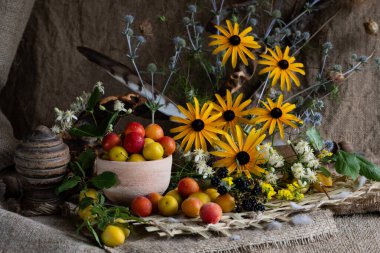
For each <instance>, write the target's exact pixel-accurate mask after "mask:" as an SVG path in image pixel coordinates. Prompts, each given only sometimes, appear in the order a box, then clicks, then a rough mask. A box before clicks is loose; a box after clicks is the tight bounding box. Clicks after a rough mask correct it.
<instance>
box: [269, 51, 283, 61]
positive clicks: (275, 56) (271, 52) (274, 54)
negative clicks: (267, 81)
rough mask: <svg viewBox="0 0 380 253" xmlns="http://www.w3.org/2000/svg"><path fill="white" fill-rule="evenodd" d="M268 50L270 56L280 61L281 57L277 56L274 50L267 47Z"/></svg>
mask: <svg viewBox="0 0 380 253" xmlns="http://www.w3.org/2000/svg"><path fill="white" fill-rule="evenodd" d="M268 51H269V53H270V54H271V55H272V57H273V58H274V59H275V60H276V61H277V62H279V61H281V59H280V58H278V56H277V55H276V53H275V52H273V50H272V49H270V48H268Z"/></svg>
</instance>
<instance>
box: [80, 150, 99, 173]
mask: <svg viewBox="0 0 380 253" xmlns="http://www.w3.org/2000/svg"><path fill="white" fill-rule="evenodd" d="M95 158H96V154H95V152H94V151H93V150H92V149H87V150H85V151H83V152H82V153H81V154H80V155H79V156H78V163H79V164H80V165H81V167H82V169H83V170H84V171H88V170H89V169H91V168H92V166H93V165H94V161H95Z"/></svg>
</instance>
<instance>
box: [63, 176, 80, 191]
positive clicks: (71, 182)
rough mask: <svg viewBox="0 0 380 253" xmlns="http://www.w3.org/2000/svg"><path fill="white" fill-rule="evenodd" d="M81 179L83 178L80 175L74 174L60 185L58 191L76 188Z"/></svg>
mask: <svg viewBox="0 0 380 253" xmlns="http://www.w3.org/2000/svg"><path fill="white" fill-rule="evenodd" d="M80 181H81V180H80V177H79V176H74V177H72V178H69V179H68V180H65V181H64V182H63V183H62V184H61V185H60V186H58V188H57V193H58V194H59V193H61V192H64V191H67V190H69V189H72V188H74V187H75V186H77V185H78V184H79V182H80Z"/></svg>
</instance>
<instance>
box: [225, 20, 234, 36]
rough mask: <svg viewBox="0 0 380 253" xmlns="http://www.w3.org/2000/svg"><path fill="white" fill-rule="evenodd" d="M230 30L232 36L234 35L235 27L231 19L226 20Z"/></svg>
mask: <svg viewBox="0 0 380 253" xmlns="http://www.w3.org/2000/svg"><path fill="white" fill-rule="evenodd" d="M226 23H227V27H228V31H229V32H230V34H231V36H232V35H234V28H233V26H232V23H231V21H230V20H226Z"/></svg>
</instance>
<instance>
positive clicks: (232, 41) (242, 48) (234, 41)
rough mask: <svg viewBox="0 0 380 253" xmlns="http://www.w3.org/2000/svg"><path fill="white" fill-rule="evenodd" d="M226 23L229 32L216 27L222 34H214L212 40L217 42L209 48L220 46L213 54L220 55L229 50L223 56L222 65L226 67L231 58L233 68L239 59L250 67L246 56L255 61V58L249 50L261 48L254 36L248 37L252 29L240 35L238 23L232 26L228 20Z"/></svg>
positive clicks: (210, 44) (248, 28) (245, 30)
mask: <svg viewBox="0 0 380 253" xmlns="http://www.w3.org/2000/svg"><path fill="white" fill-rule="evenodd" d="M226 23H227V28H228V30H227V29H225V28H224V27H222V26H218V25H216V26H215V27H216V29H218V30H219V32H220V33H221V34H220V35H219V34H213V35H211V36H210V38H213V39H215V40H214V41H212V42H210V43H209V46H218V47H217V48H216V49H215V50H214V51H213V52H212V53H213V54H218V53H220V52H222V51H225V50H227V51H226V52H225V53H224V55H223V59H222V65H225V64H226V62H227V60H228V59H229V58H230V57H231V64H232V67H233V68H235V67H236V64H237V59H238V57H239V58H240V59H241V61H242V62H243V63H244V64H245V65H248V60H247V57H246V56H248V57H249V58H251V59H252V60H255V56H254V55H253V53H252V52H251V51H250V50H249V49H248V48H253V49H257V48H260V47H261V46H260V45H259V44H258V43H257V42H256V41H255V39H254V37H253V36H247V35H248V33H250V32H251V31H252V27H250V26H249V27H247V28H246V29H244V30H243V31H242V32H241V33H239V24H238V23H234V25H232V23H231V21H230V20H226Z"/></svg>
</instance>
